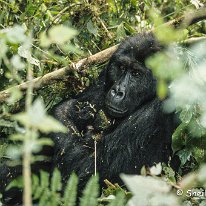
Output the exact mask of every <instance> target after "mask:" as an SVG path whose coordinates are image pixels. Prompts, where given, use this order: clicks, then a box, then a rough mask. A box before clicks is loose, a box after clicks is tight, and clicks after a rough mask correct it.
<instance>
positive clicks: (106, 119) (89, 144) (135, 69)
mask: <svg viewBox="0 0 206 206" xmlns="http://www.w3.org/2000/svg"><path fill="white" fill-rule="evenodd" d="M161 49H162V47H161V45H160V44H159V43H158V42H157V41H156V40H155V37H154V36H153V35H152V34H151V33H148V34H145V33H144V34H139V35H137V36H134V37H130V38H128V39H127V40H126V41H124V42H123V43H121V44H120V46H119V47H118V49H117V51H116V52H115V53H114V54H113V56H112V57H111V59H110V61H109V63H108V66H107V67H106V69H105V70H103V71H102V72H101V73H100V75H99V78H98V79H97V81H96V83H95V84H93V85H92V86H90V87H89V88H87V89H86V90H85V91H83V92H82V93H81V94H79V95H77V96H76V97H75V98H74V99H69V100H64V101H63V102H61V103H60V104H58V105H57V106H56V107H55V108H54V109H53V115H54V117H55V118H56V119H58V120H59V121H61V122H62V123H63V124H64V125H65V126H66V127H67V128H68V133H67V134H61V133H58V134H53V136H52V139H53V141H54V143H55V147H54V149H55V150H54V156H53V157H54V165H55V166H57V167H58V168H59V169H60V171H61V173H62V175H63V178H64V181H66V180H67V179H68V177H69V175H70V174H71V173H72V172H73V171H74V172H75V173H76V174H77V175H78V176H79V178H80V188H81V187H83V186H84V185H85V184H86V182H87V180H88V179H89V177H90V176H91V175H93V174H94V172H95V170H97V172H98V173H99V177H100V185H101V186H104V179H108V180H109V181H111V182H113V183H116V182H117V183H121V180H120V178H119V174H120V173H126V174H139V173H140V170H141V168H142V166H144V165H145V166H152V165H153V164H154V163H159V162H168V159H169V156H170V154H171V136H172V133H173V129H174V128H173V118H172V117H171V115H168V114H165V113H164V112H163V110H162V104H163V102H162V101H161V100H160V99H159V98H158V96H157V95H156V79H155V78H154V76H153V74H152V71H151V70H150V69H149V68H147V67H146V65H145V60H146V58H147V57H149V56H151V55H152V54H154V53H156V52H158V51H160V50H161ZM94 142H96V147H95V148H94ZM94 151H95V152H96V153H95V154H94Z"/></svg>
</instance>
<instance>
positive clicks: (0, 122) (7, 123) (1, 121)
mask: <svg viewBox="0 0 206 206" xmlns="http://www.w3.org/2000/svg"><path fill="white" fill-rule="evenodd" d="M0 126H2V127H15V126H16V123H15V122H11V121H8V120H4V119H0Z"/></svg>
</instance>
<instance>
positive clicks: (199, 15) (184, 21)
mask: <svg viewBox="0 0 206 206" xmlns="http://www.w3.org/2000/svg"><path fill="white" fill-rule="evenodd" d="M203 19H206V8H201V9H198V10H196V11H195V12H193V13H187V14H186V15H184V16H181V17H179V18H176V19H174V20H172V21H169V22H167V23H165V24H166V25H173V26H175V27H176V26H178V25H182V27H187V26H189V25H192V24H194V23H196V22H198V21H201V20H203ZM203 38H204V37H202V38H201V37H200V38H192V39H189V40H186V41H185V42H183V43H186V44H187V43H188V44H190V43H194V42H196V41H200V40H202V39H203ZM204 39H205V38H204ZM117 47H118V45H115V46H112V47H110V48H108V49H105V50H103V51H101V52H98V53H96V54H94V55H92V56H89V57H87V58H84V59H82V60H80V61H78V62H77V63H74V64H71V65H69V66H67V67H64V68H61V69H58V70H55V71H53V72H50V73H48V74H45V75H44V76H41V77H38V78H35V79H33V80H32V83H33V85H34V89H36V90H37V89H39V88H42V87H43V86H46V85H49V84H52V83H54V82H56V81H58V80H62V79H64V78H65V77H66V76H67V74H68V71H71V70H76V71H81V70H84V69H85V68H87V67H89V65H91V64H97V63H103V62H105V61H107V60H108V59H109V58H110V57H111V56H112V54H113V53H114V52H115V51H116V49H117ZM28 84H29V82H24V83H22V84H20V85H17V86H15V87H11V88H9V89H6V90H4V91H1V92H0V103H1V102H4V101H5V100H6V99H7V98H8V97H9V96H10V92H11V90H12V89H13V88H18V89H20V90H22V91H25V90H26V89H27V88H28Z"/></svg>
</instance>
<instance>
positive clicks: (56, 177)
mask: <svg viewBox="0 0 206 206" xmlns="http://www.w3.org/2000/svg"><path fill="white" fill-rule="evenodd" d="M61 189H62V182H61V173H60V172H59V170H58V169H57V168H55V170H54V172H53V176H52V179H51V190H52V192H57V191H60V190H61Z"/></svg>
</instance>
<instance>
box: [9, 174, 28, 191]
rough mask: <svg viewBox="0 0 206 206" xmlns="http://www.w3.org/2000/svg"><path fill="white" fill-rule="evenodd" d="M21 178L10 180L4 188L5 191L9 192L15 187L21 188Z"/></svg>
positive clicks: (22, 184)
mask: <svg viewBox="0 0 206 206" xmlns="http://www.w3.org/2000/svg"><path fill="white" fill-rule="evenodd" d="M23 186H24V183H23V177H22V176H20V177H17V178H16V179H14V180H12V181H11V182H10V183H9V184H8V185H7V187H6V190H10V189H11V188H14V187H17V188H23Z"/></svg>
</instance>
